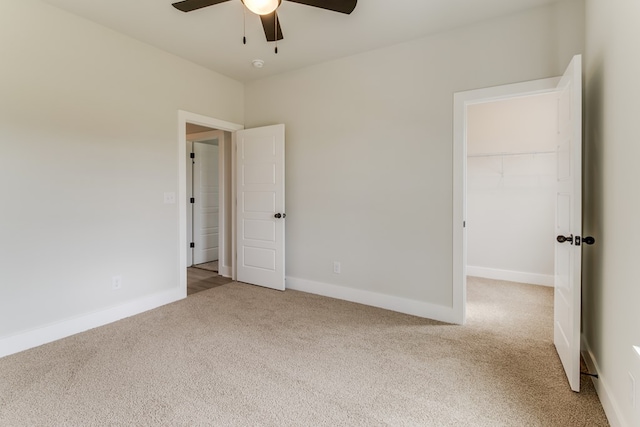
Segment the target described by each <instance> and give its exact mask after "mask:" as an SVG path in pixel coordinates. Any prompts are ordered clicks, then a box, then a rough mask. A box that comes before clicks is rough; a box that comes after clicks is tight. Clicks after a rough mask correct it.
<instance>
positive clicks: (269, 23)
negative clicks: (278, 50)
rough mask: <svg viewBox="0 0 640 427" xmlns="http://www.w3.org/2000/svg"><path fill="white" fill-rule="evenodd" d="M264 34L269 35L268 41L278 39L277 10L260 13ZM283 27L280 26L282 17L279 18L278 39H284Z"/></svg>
mask: <svg viewBox="0 0 640 427" xmlns="http://www.w3.org/2000/svg"><path fill="white" fill-rule="evenodd" d="M260 20H261V21H262V28H264V35H265V36H267V41H268V42H274V41H276V12H272V13H270V14H268V15H260ZM282 39H283V37H282V28H280V19H278V40H282Z"/></svg>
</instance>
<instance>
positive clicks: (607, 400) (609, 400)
mask: <svg viewBox="0 0 640 427" xmlns="http://www.w3.org/2000/svg"><path fill="white" fill-rule="evenodd" d="M581 342H582V357H583V358H584V361H585V363H586V364H587V368H588V369H589V372H591V373H597V374H598V378H593V377H592V378H591V381H592V382H593V385H594V387H595V389H596V392H597V393H598V397H599V398H600V403H601V404H602V408H603V409H604V413H605V414H606V415H607V419H608V420H609V424H611V426H612V427H626V424H624V422H623V421H622V420H624V418H623V417H622V416H621V414H622V412H621V411H620V407H619V406H618V404H617V403H616V400H615V398H614V397H613V395H612V394H611V392H610V390H611V387H609V386H608V384H607V380H606V378H605V377H604V376H603V375H602V371H601V370H600V368H599V366H598V361H597V360H596V358H595V356H594V354H593V352H592V351H591V347H590V346H589V343H588V342H587V340H586V338H585V336H584V335H582V336H581Z"/></svg>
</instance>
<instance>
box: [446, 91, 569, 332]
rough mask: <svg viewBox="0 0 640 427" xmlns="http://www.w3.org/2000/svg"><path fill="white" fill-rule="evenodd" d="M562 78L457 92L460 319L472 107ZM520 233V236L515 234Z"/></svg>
mask: <svg viewBox="0 0 640 427" xmlns="http://www.w3.org/2000/svg"><path fill="white" fill-rule="evenodd" d="M559 81H560V79H559V78H550V79H543V80H535V81H531V82H524V83H517V84H512V85H505V86H498V87H492V88H486V89H478V90H473V91H468V92H459V93H456V94H455V95H454V147H453V158H454V164H453V172H454V174H453V175H454V176H453V187H454V188H453V202H454V203H453V312H454V317H455V319H456V323H460V324H464V323H465V321H466V300H467V297H466V292H467V262H468V254H467V243H468V235H467V234H468V233H467V231H468V229H467V219H468V218H467V192H468V188H467V180H468V171H467V157H468V154H469V151H468V146H467V137H468V125H469V108H470V107H472V106H474V105H481V104H487V103H491V102H496V101H504V100H509V99H517V98H522V97H529V96H536V95H543V94H549V93H553V92H556V91H557V85H558V83H559ZM515 237H517V236H515Z"/></svg>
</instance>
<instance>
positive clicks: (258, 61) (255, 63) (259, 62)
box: [251, 59, 264, 68]
mask: <svg viewBox="0 0 640 427" xmlns="http://www.w3.org/2000/svg"><path fill="white" fill-rule="evenodd" d="M251 64H252V65H253V68H262V67H264V61H263V60H262V59H254V60H253V61H251Z"/></svg>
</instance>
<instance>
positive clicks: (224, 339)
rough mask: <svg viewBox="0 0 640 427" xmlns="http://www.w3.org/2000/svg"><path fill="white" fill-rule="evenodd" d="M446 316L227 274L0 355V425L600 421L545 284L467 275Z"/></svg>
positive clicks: (602, 420) (561, 423)
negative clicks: (454, 319) (144, 308)
mask: <svg viewBox="0 0 640 427" xmlns="http://www.w3.org/2000/svg"><path fill="white" fill-rule="evenodd" d="M468 293H469V307H468V315H469V322H468V324H467V325H466V326H463V327H462V326H453V325H447V324H442V323H438V322H434V321H429V320H424V319H421V318H417V317H412V316H408V315H403V314H398V313H394V312H390V311H385V310H381V309H376V308H372V307H366V306H362V305H358V304H352V303H348V302H343V301H338V300H334V299H329V298H324V297H319V296H314V295H310V294H305V293H302V292H295V291H286V292H284V293H281V292H277V291H271V290H267V289H263V288H259V287H255V286H250V285H245V284H238V283H231V284H228V285H224V286H221V287H217V288H214V289H211V290H207V291H203V292H199V293H197V294H194V295H193V296H191V297H189V298H188V299H185V300H183V301H180V302H177V303H174V304H171V305H168V306H165V307H162V308H159V309H156V310H153V311H151V312H147V313H144V314H141V315H138V316H135V317H132V318H129V319H125V320H122V321H119V322H117V323H114V324H111V325H107V326H104V327H101V328H97V329H94V330H91V331H88V332H85V333H82V334H78V335H76V336H73V337H69V338H66V339H64V340H60V341H57V342H55V343H51V344H47V345H44V346H41V347H38V348H35V349H32V350H28V351H26V352H23V353H20V354H16V355H13V356H8V357H5V358H3V359H0V425H1V426H102V425H109V426H130V425H136V426H160V425H162V426H210V425H213V426H246V425H251V426H258V425H269V426H293V425H295V426H382V425H392V426H604V425H607V421H606V418H605V416H604V413H603V411H602V408H601V406H600V403H599V401H598V398H597V396H596V394H595V392H594V389H593V386H592V385H591V382H590V381H589V380H586V379H585V378H584V377H583V384H582V387H583V388H582V390H583V391H582V392H581V393H580V394H576V393H573V392H571V391H570V390H569V386H568V385H567V382H566V380H565V377H564V373H563V371H562V367H561V365H560V362H559V360H558V358H557V356H556V354H555V351H554V348H553V344H552V341H551V336H552V304H553V299H552V290H551V289H548V288H544V287H537V286H529V285H518V284H513V283H506V282H497V281H488V280H480V279H471V280H470V281H469V289H468Z"/></svg>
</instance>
